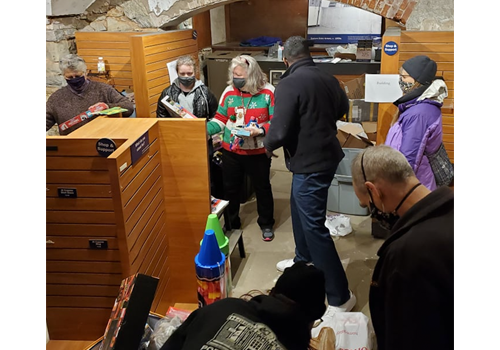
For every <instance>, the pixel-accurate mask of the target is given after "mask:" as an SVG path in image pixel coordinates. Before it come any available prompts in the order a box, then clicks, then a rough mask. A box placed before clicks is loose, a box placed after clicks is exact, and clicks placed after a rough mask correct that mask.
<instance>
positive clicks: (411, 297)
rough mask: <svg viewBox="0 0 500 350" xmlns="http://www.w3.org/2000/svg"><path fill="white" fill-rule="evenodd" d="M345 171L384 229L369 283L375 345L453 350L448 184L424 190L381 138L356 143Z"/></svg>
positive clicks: (451, 206) (389, 349)
mask: <svg viewBox="0 0 500 350" xmlns="http://www.w3.org/2000/svg"><path fill="white" fill-rule="evenodd" d="M351 170H352V182H353V186H354V192H355V193H356V196H357V197H358V199H359V203H360V205H361V206H362V207H369V208H370V211H371V216H372V217H373V218H374V219H377V221H378V222H379V223H380V224H381V225H383V226H384V227H385V228H388V229H390V230H391V235H390V236H389V237H388V238H387V239H386V241H385V242H384V244H382V246H381V247H380V249H379V251H378V256H379V259H378V261H377V265H376V266H375V270H374V272H373V277H372V282H371V285H370V297H369V305H370V315H371V318H372V323H373V327H374V330H375V334H376V336H377V343H378V349H379V350H399V349H414V350H420V349H426V350H427V349H436V350H437V349H440V350H442V349H453V325H454V317H453V311H454V308H453V307H454V305H453V270H454V266H453V236H454V227H453V223H454V195H453V190H452V189H450V188H449V187H446V186H443V187H440V188H438V189H436V190H434V191H432V192H431V191H430V190H429V189H427V188H426V187H425V186H423V185H422V184H421V183H420V181H419V180H418V179H417V177H416V176H415V173H414V172H413V169H412V167H411V166H410V164H409V163H408V161H407V160H406V158H405V156H404V155H403V154H402V153H401V152H399V151H397V150H395V149H393V148H391V147H389V146H385V145H380V146H374V147H369V148H367V149H365V150H363V151H362V152H361V153H359V154H358V155H357V156H356V157H355V158H354V160H353V162H352V166H351Z"/></svg>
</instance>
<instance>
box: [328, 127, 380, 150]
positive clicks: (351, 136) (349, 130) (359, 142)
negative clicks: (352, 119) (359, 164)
mask: <svg viewBox="0 0 500 350" xmlns="http://www.w3.org/2000/svg"><path fill="white" fill-rule="evenodd" d="M362 132H363V128H362V127H361V125H359V124H358V125H356V124H345V125H342V126H340V127H339V128H338V130H337V139H338V140H339V142H340V146H341V147H342V148H366V147H369V146H373V145H374V143H373V142H372V141H370V140H369V139H368V138H366V137H363V136H362V135H360V133H362Z"/></svg>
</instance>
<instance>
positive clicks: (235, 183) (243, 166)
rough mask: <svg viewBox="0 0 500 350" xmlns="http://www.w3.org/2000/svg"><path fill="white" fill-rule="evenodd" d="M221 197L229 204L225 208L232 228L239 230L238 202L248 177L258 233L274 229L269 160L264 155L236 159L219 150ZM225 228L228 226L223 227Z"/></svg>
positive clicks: (240, 156)
mask: <svg viewBox="0 0 500 350" xmlns="http://www.w3.org/2000/svg"><path fill="white" fill-rule="evenodd" d="M222 173H223V179H224V197H225V199H226V200H228V201H229V204H228V206H227V208H226V212H227V216H228V218H229V221H230V224H231V228H232V229H238V228H241V220H240V215H239V213H240V198H241V190H242V187H243V183H244V179H245V174H247V175H248V176H250V179H251V180H252V184H253V187H254V190H255V196H256V197H257V213H258V214H259V218H258V219H257V223H258V224H259V226H260V228H261V229H265V228H272V227H273V226H274V199H273V192H272V190H271V181H270V176H271V159H269V158H268V157H267V156H266V155H265V154H258V155H251V156H246V155H239V154H235V153H233V152H229V151H226V150H222ZM226 227H227V225H226Z"/></svg>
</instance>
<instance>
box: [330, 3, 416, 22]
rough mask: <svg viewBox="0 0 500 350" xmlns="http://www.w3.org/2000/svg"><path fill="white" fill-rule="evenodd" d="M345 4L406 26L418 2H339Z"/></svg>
mask: <svg viewBox="0 0 500 350" xmlns="http://www.w3.org/2000/svg"><path fill="white" fill-rule="evenodd" d="M337 1H338V2H341V3H343V4H347V5H351V6H355V7H358V8H360V9H363V10H366V11H369V12H373V13H376V14H377V15H381V16H382V17H385V18H387V19H390V20H393V21H395V22H399V23H401V24H403V25H404V24H406V21H407V20H408V17H410V15H411V12H412V11H413V9H414V8H415V5H416V4H417V2H418V1H417V0H392V1H391V0H337Z"/></svg>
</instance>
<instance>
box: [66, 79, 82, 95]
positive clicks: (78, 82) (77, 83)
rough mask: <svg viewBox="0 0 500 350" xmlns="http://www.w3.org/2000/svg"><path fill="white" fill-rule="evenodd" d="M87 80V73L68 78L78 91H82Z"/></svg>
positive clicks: (69, 83)
mask: <svg viewBox="0 0 500 350" xmlns="http://www.w3.org/2000/svg"><path fill="white" fill-rule="evenodd" d="M86 80H87V79H86V78H85V75H82V76H81V77H76V78H73V79H66V82H67V83H68V85H69V86H70V87H71V88H72V89H73V90H75V91H76V92H82V91H83V87H84V86H85V81H86Z"/></svg>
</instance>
